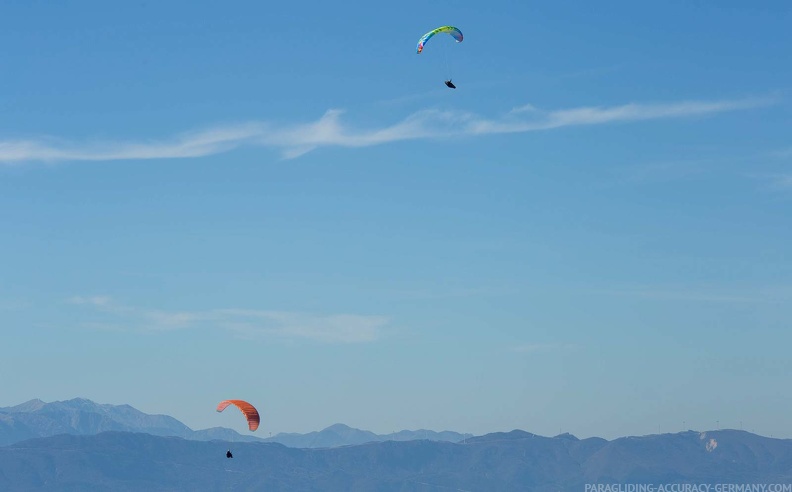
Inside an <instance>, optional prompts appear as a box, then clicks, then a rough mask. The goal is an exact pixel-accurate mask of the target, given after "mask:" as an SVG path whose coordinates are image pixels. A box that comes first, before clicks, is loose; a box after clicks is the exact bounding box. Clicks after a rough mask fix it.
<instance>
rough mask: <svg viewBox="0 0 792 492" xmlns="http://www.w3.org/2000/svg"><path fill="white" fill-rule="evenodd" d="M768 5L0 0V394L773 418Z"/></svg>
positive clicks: (782, 71) (634, 421) (785, 156)
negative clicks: (451, 37)
mask: <svg viewBox="0 0 792 492" xmlns="http://www.w3.org/2000/svg"><path fill="white" fill-rule="evenodd" d="M790 21H792V7H790V6H789V4H788V2H754V3H752V5H750V6H748V5H747V4H746V3H745V2H729V1H719V2H704V1H696V2H690V1H685V2H682V1H670V2H664V3H663V4H662V5H652V6H649V5H641V4H636V3H635V2H606V3H604V4H598V5H593V4H591V3H590V2H582V1H580V2H571V1H570V2H554V3H553V4H552V5H551V4H550V3H549V2H547V3H545V4H540V3H528V2H489V3H488V4H487V5H486V7H485V6H484V5H483V4H482V3H481V2H473V1H467V0H461V1H457V2H453V3H451V2H442V3H437V2H434V3H431V4H425V5H407V4H387V5H385V4H383V5H380V4H372V3H370V2H358V1H350V2H345V3H343V5H335V4H330V3H327V2H317V1H299V2H298V1H295V2H283V3H282V4H280V5H273V4H266V5H265V4H262V3H261V2H236V3H234V4H230V5H229V4H224V5H223V6H221V5H220V4H217V3H210V2H202V1H192V2H182V1H171V2H157V3H155V2H147V1H144V2H128V3H126V4H124V5H120V4H113V5H110V4H108V3H107V2H98V1H97V2H88V1H70V2H60V3H59V4H58V5H52V4H46V3H44V2H25V3H22V2H16V3H15V4H14V5H8V4H7V5H4V6H2V7H0V43H2V46H4V50H3V54H2V55H1V56H0V73H2V77H0V224H1V226H0V257H2V259H3V260H2V262H0V327H1V328H2V333H3V338H2V344H0V374H1V375H2V388H3V390H2V396H0V406H6V405H13V404H17V403H20V402H22V401H25V400H28V399H32V398H41V399H43V400H45V401H53V400H62V399H70V398H74V397H78V396H80V397H86V398H90V399H93V400H95V401H97V402H101V403H119V404H120V403H128V404H131V405H133V406H135V407H136V408H139V409H140V410H143V411H146V412H149V413H166V414H170V415H173V416H174V417H176V418H179V419H180V420H182V421H183V422H185V423H186V424H187V425H190V426H191V427H193V428H196V429H200V428H206V427H211V426H216V425H223V426H227V427H233V428H235V429H237V430H240V431H243V432H246V430H245V426H244V425H243V424H242V423H241V422H239V420H240V418H239V416H238V415H234V414H232V412H225V413H223V414H220V415H218V414H217V413H215V412H214V406H215V405H216V404H217V402H218V401H220V400H222V399H226V398H243V399H247V400H249V401H251V402H253V403H254V404H256V405H257V406H258V407H259V409H260V410H261V413H262V416H263V420H262V426H261V428H260V430H259V431H258V433H259V434H266V433H269V432H272V433H273V434H274V433H277V432H283V431H285V432H307V431H311V430H316V429H320V428H323V427H325V426H328V425H331V424H333V423H336V422H343V423H346V424H348V425H352V426H355V427H359V428H364V429H369V430H373V431H375V432H380V433H387V432H391V431H393V430H400V429H405V428H408V429H417V428H431V429H436V430H443V429H451V430H456V431H459V432H473V433H477V434H481V433H485V432H492V431H504V430H511V429H514V428H521V429H525V430H528V431H531V432H536V433H539V434H545V435H554V434H556V433H558V432H559V430H561V431H564V432H572V433H574V434H576V435H578V436H581V437H584V436H591V435H598V436H603V437H608V438H610V437H616V436H622V435H629V434H649V433H655V432H658V431H661V432H672V431H679V430H682V429H683V426H684V427H686V428H693V429H712V428H714V427H716V425H720V426H721V427H733V428H739V427H740V426H743V427H744V428H745V429H747V430H754V431H755V432H758V433H762V434H766V435H775V436H784V437H792V421H791V420H790V417H789V408H790V405H792V397H791V396H790V393H789V392H788V391H787V387H788V375H789V373H790V370H791V369H792V358H790V353H789V347H790V346H792V331H790V329H789V328H790V323H791V322H792V258H791V257H790V253H789V251H790V245H791V244H792V227H790V222H791V221H790V219H789V217H790V216H791V215H792V141H790V128H791V127H792V111H790V98H792V91H790V89H791V88H792V70H791V69H790V66H789V63H788V61H789V49H790V46H792V34H790V29H789V25H790ZM444 24H451V25H455V26H457V27H459V28H460V29H461V30H462V31H463V33H464V34H465V40H464V42H463V43H461V44H458V45H457V44H454V43H451V42H447V41H448V40H447V39H441V38H435V39H433V40H431V41H430V42H429V44H427V48H426V50H425V51H424V53H423V54H421V55H416V54H415V43H416V42H417V40H418V38H419V37H420V36H421V35H422V34H423V33H424V32H426V31H428V30H430V29H432V28H434V27H437V26H439V25H444ZM448 76H453V80H454V82H455V83H456V84H457V86H458V89H457V90H456V91H452V90H449V89H447V88H446V87H445V86H444V85H443V84H442V82H443V80H444V79H445V78H446V77H448Z"/></svg>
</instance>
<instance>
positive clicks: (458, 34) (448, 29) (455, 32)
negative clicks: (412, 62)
mask: <svg viewBox="0 0 792 492" xmlns="http://www.w3.org/2000/svg"><path fill="white" fill-rule="evenodd" d="M441 32H445V33H448V34H450V35H451V37H453V38H454V39H456V42H457V43H461V42H462V31H460V30H459V29H457V28H456V27H454V26H442V27H438V28H437V29H432V30H431V31H429V32H427V33H426V34H424V35H423V36H421V39H419V40H418V48H417V50H416V51H417V52H418V54H420V53H421V52H422V51H423V49H424V45H425V44H426V42H427V41H429V39H431V38H432V36H434V35H435V34H440V33H441Z"/></svg>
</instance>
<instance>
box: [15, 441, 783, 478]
mask: <svg viewBox="0 0 792 492" xmlns="http://www.w3.org/2000/svg"><path fill="white" fill-rule="evenodd" d="M229 447H230V448H231V449H233V452H234V458H233V459H231V460H228V459H226V458H225V451H226V449H227V448H229ZM587 483H601V484H615V483H633V484H635V483H640V484H646V483H652V484H669V483H694V484H702V483H709V484H716V483H719V484H720V483H740V484H746V483H748V484H752V483H757V484H778V483H781V484H788V483H792V440H781V439H770V438H766V437H761V436H757V435H754V434H750V433H747V432H742V431H730V430H724V431H714V432H706V433H698V432H692V431H690V432H682V433H678V434H663V435H653V436H643V437H626V438H620V439H615V440H613V441H606V440H604V439H599V438H591V439H582V440H580V439H577V438H574V436H570V435H562V436H556V437H542V436H537V435H534V434H530V433H527V432H523V431H513V432H509V433H498V434H490V435H486V436H479V437H476V438H473V439H468V440H466V442H465V443H450V442H440V441H427V440H416V441H405V442H396V441H387V442H371V443H368V444H361V445H356V446H344V447H337V448H324V449H297V448H289V447H286V446H283V445H280V444H275V443H262V442H253V443H228V442H224V441H190V440H185V439H182V438H178V437H159V436H153V435H149V434H140V433H126V432H104V433H101V434H98V435H94V436H76V435H60V436H54V437H49V438H40V439H32V440H28V441H25V442H20V443H17V444H14V445H11V446H5V447H0V490H24V491H38V490H92V491H93V490H112V491H127V490H147V491H159V490H190V491H205V490H206V491H209V490H250V491H256V490H268V491H281V490H282V491H308V490H321V491H368V490H372V491H446V490H467V491H474V490H475V491H511V490H515V491H531V490H535V491H548V492H549V491H570V492H571V491H577V492H580V491H582V490H584V485H585V484H587Z"/></svg>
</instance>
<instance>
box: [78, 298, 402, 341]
mask: <svg viewBox="0 0 792 492" xmlns="http://www.w3.org/2000/svg"><path fill="white" fill-rule="evenodd" d="M68 302H69V303H70V304H74V305H77V306H83V307H89V308H91V309H93V310H94V312H96V313H97V314H102V315H104V316H105V317H109V319H107V320H106V321H94V320H92V321H88V322H85V323H83V326H85V327H87V328H91V329H104V330H113V331H119V330H123V331H132V330H147V331H166V330H183V329H193V328H199V327H217V328H220V329H223V330H226V331H229V332H232V333H234V334H236V335H237V336H239V337H242V338H246V339H265V338H271V337H276V338H282V339H287V340H298V339H301V340H310V341H314V342H319V343H329V344H334V343H341V344H349V343H368V342H375V341H377V340H379V339H380V338H382V335H383V329H384V328H385V327H386V326H387V325H388V323H389V320H388V318H386V317H384V316H368V315H357V314H327V315H320V314H310V313H299V312H289V311H267V310H251V309H212V310H207V311H163V310H155V309H144V308H137V307H131V306H125V305H122V304H118V303H115V302H113V301H112V299H110V298H109V297H106V296H94V297H73V298H71V299H69V301H68Z"/></svg>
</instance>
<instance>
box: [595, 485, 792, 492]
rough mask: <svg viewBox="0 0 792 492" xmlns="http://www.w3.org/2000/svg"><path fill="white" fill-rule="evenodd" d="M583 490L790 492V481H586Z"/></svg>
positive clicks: (791, 490) (611, 491) (612, 491)
mask: <svg viewBox="0 0 792 492" xmlns="http://www.w3.org/2000/svg"><path fill="white" fill-rule="evenodd" d="M584 492H792V483H715V484H711V483H700V484H696V483H667V484H652V483H613V484H604V483H587V484H586V486H585V489H584Z"/></svg>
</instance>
